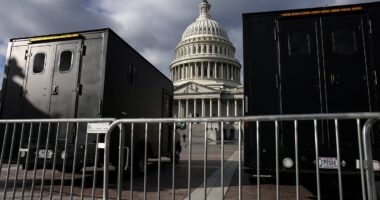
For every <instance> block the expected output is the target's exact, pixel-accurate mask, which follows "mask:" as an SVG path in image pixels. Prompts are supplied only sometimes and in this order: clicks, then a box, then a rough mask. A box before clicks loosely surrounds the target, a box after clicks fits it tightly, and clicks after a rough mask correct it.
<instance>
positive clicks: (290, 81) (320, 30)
mask: <svg viewBox="0 0 380 200" xmlns="http://www.w3.org/2000/svg"><path fill="white" fill-rule="evenodd" d="M243 27H244V36H243V37H244V89H245V100H246V105H247V106H246V110H245V115H278V114H281V115H282V114H307V113H309V114H312V113H352V112H377V111H380V84H379V83H380V80H379V79H378V78H379V77H378V75H380V56H379V55H380V3H368V4H360V5H347V6H334V7H325V8H313V9H302V10H286V11H276V12H262V13H250V14H243ZM298 127H299V129H298V130H299V141H300V142H299V152H300V155H299V158H300V164H299V165H300V172H301V173H307V172H313V173H315V149H314V138H313V137H314V135H313V133H314V129H313V128H314V127H313V123H312V122H308V123H302V122H299V126H298ZM274 130H275V128H274V123H262V124H260V132H261V133H263V134H262V135H261V136H260V137H261V141H260V142H261V145H260V151H261V158H262V163H261V166H260V167H261V170H262V171H261V174H267V175H274V173H275V149H274V148H275V136H274V133H275V131H274ZM318 130H319V140H320V141H319V145H320V147H319V148H320V157H336V147H335V144H336V143H335V135H334V134H335V131H334V122H333V121H327V120H326V121H323V122H322V123H320V124H319V126H318ZM339 131H340V133H341V134H340V146H341V152H342V160H345V162H346V164H345V166H344V167H343V173H344V174H357V173H359V172H360V171H359V169H358V168H357V164H356V163H357V162H356V160H357V159H359V155H358V142H357V132H356V124H355V122H353V123H351V122H350V123H348V122H344V123H342V124H340V125H339ZM375 136H376V138H375V143H374V144H373V147H374V148H375V152H374V159H375V160H377V161H379V160H380V143H379V142H380V138H379V134H375ZM255 140H256V130H255V125H254V124H249V125H248V126H247V127H246V129H245V155H244V159H245V166H246V168H247V169H248V172H249V173H251V174H252V175H253V174H255V173H256V146H255V145H256V141H255ZM279 144H280V155H279V159H280V163H281V161H282V160H283V159H284V158H291V159H293V160H294V125H293V123H290V122H289V123H285V122H284V123H280V141H279ZM280 167H281V169H280V170H281V172H293V171H294V167H293V168H291V169H286V168H285V167H284V166H280ZM328 172H332V170H323V169H321V173H328ZM335 173H336V171H335Z"/></svg>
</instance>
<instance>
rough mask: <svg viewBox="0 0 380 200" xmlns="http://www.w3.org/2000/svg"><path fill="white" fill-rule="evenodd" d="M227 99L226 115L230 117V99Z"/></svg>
mask: <svg viewBox="0 0 380 200" xmlns="http://www.w3.org/2000/svg"><path fill="white" fill-rule="evenodd" d="M226 100H227V111H226V116H227V117H229V116H230V101H229V100H228V99H226Z"/></svg>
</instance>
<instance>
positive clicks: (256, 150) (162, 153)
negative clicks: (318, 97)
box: [0, 113, 380, 200]
mask: <svg viewBox="0 0 380 200" xmlns="http://www.w3.org/2000/svg"><path fill="white" fill-rule="evenodd" d="M379 119H380V113H350V114H310V115H276V116H254V117H223V118H176V119H173V118H167V119H121V120H117V121H116V120H114V119H42V120H38V119H35V120H0V135H1V137H0V145H1V147H0V150H1V154H0V190H2V192H1V191H0V198H1V199H15V198H20V199H33V198H36V199H67V198H69V199H74V198H75V199H77V198H78V199H79V198H80V199H87V198H90V199H97V198H103V199H114V198H116V199H134V198H143V199H148V198H152V196H153V197H154V198H157V199H168V198H171V199H183V198H186V199H207V198H211V196H212V197H214V198H215V197H216V198H218V199H224V198H226V194H227V191H226V189H225V187H228V184H229V182H228V181H226V177H230V178H231V177H232V176H231V169H232V172H233V173H234V172H235V170H236V176H235V178H236V179H237V180H236V182H237V193H236V195H235V196H234V198H236V197H238V199H243V198H244V195H245V194H246V192H247V191H244V188H243V187H242V182H243V181H242V179H243V177H246V176H247V175H245V174H243V170H246V171H247V172H250V173H251V174H252V175H254V176H252V177H250V178H251V179H252V180H254V181H253V182H254V184H256V185H253V186H250V187H249V188H250V190H252V187H255V188H256V191H255V196H256V197H257V199H265V195H266V194H265V193H264V192H263V190H262V189H263V187H265V186H264V183H263V179H264V177H265V176H263V175H267V174H268V173H269V174H271V175H272V177H273V178H274V180H273V185H275V198H276V199H282V194H283V193H281V182H280V181H281V180H283V179H285V177H288V176H289V175H290V179H291V180H294V182H295V183H294V187H293V188H294V192H295V196H294V199H301V198H302V195H301V192H300V190H301V189H300V188H301V186H302V184H303V182H302V174H303V173H309V174H311V175H312V176H315V181H314V185H313V187H315V188H316V191H315V193H314V195H315V197H316V198H317V199H322V198H323V193H324V192H323V190H321V188H322V186H323V184H322V181H323V180H324V179H326V178H325V177H324V175H325V174H326V172H327V174H329V175H330V176H332V177H336V179H337V180H338V181H337V188H336V190H337V199H344V198H345V197H346V196H345V195H346V193H347V192H349V189H347V187H346V186H345V184H346V182H347V180H346V179H345V178H344V176H346V175H356V176H358V177H359V179H360V184H359V188H361V190H360V198H361V199H365V200H367V199H368V200H373V199H376V194H377V193H376V187H375V182H376V178H378V177H379V172H376V173H375V172H374V168H373V160H374V157H375V159H378V160H379V154H373V152H374V151H375V152H377V153H378V152H379V146H376V145H378V144H379V141H375V138H376V139H378V138H379V137H378V134H379V133H378V127H377V126H376V122H377V121H379ZM104 123H106V124H105V125H104ZM181 123H185V124H187V128H186V129H185V130H183V131H186V133H187V135H188V140H187V142H186V143H184V142H180V141H178V140H179V139H180V137H179V135H178V130H177V125H178V124H181ZM97 124H100V126H97ZM102 124H103V125H102ZM109 124H110V125H109ZM305 124H306V125H305ZM108 125H109V126H108ZM211 125H215V126H216V127H218V128H217V129H218V130H219V132H214V133H216V134H217V135H219V136H218V137H217V138H219V139H217V141H216V145H217V147H218V148H215V147H214V146H216V145H215V144H210V142H209V136H210V135H209V134H210V131H211V129H212V130H214V128H210V127H214V126H211ZM231 125H234V127H235V128H237V130H238V133H237V138H236V140H237V141H235V145H236V148H235V149H234V150H236V154H234V155H237V156H236V157H237V159H236V162H237V163H235V164H236V165H232V164H231V162H230V161H229V159H228V158H226V156H229V155H227V154H225V151H226V148H227V149H228V148H230V146H231V144H228V143H227V141H226V140H225V137H224V135H225V130H224V128H225V127H226V126H231ZM91 127H92V128H91ZM268 127H270V128H269V129H268ZM305 127H307V128H306V129H305ZM211 132H212V131H211ZM326 132H328V133H329V135H328V137H327V138H326ZM353 133H354V134H353ZM268 135H272V136H273V137H272V138H271V139H270V142H269V143H270V145H272V147H273V149H272V150H273V151H272V156H270V155H269V153H268V152H264V147H265V145H268V141H266V140H267V138H268ZM289 136H291V140H286V142H287V143H288V144H284V141H285V140H284V138H285V137H289ZM305 136H308V137H307V138H309V139H307V140H308V141H309V142H311V143H310V146H309V149H311V150H312V151H310V152H309V154H308V156H310V155H311V158H312V159H311V160H309V161H310V162H311V163H313V162H314V164H312V165H305V162H304V158H305V155H306V154H305V151H306V150H305V145H304V143H306V141H305V140H304V139H305ZM352 136H354V137H352ZM324 137H325V138H324ZM347 138H349V141H351V144H352V145H351V146H349V148H347V146H345V145H347V144H348V143H347ZM167 141H170V142H169V143H168V142H167ZM243 141H244V142H243ZM326 141H328V142H326ZM180 143H182V144H186V145H187V151H186V152H182V153H181V155H182V156H184V155H186V157H185V158H183V159H182V160H181V162H180V165H179V166H177V165H176V163H177V161H178V159H179V158H178V157H177V156H179V151H180V150H181V147H180V146H178V144H180ZM290 144H291V145H290ZM243 145H244V148H243ZM286 145H288V146H286ZM326 145H327V146H326ZM265 148H266V147H265ZM183 149H185V148H183ZM243 149H244V150H243ZM102 151H104V152H102ZM194 151H197V152H198V153H199V152H201V153H202V154H201V155H195V154H194ZM212 151H214V153H215V152H217V154H219V155H218V156H217V159H216V160H215V159H214V160H212V159H211V158H210V157H211V153H212ZM266 151H269V150H266ZM326 152H327V154H328V156H330V157H334V159H335V161H336V166H334V169H333V170H326V169H324V168H322V167H321V166H320V160H321V159H323V157H324V156H326ZM243 153H244V155H243ZM285 153H286V157H288V158H291V159H293V160H292V161H294V163H293V164H294V165H293V166H292V167H290V168H285V167H284V166H283V165H284V163H282V165H281V160H282V161H283V159H284V157H285V155H284V154H285ZM310 153H311V154H310ZM347 154H348V155H351V157H349V158H347ZM196 156H197V157H198V158H199V159H198V160H195V159H194V157H196ZM164 157H169V158H170V160H171V162H172V163H171V164H170V165H169V166H170V167H169V168H168V165H167V164H165V163H164ZM231 157H232V156H231ZM243 157H244V159H243ZM349 159H357V160H358V161H357V163H358V167H357V168H355V169H349V168H348V166H350V165H352V163H350V162H349ZM166 160H167V159H166ZM243 160H244V163H243ZM152 162H155V163H156V165H154V167H155V166H156V167H157V168H156V169H155V168H154V167H148V165H149V164H150V163H152ZM200 162H201V163H202V164H201V165H199V164H200ZM268 163H269V165H268ZM196 164H197V166H198V167H200V168H203V169H202V170H198V171H194V166H195V165H196ZM243 164H244V165H245V166H243ZM211 165H212V166H211ZM215 165H218V166H219V167H217V169H215V168H213V167H215ZM184 166H185V167H186V169H185V170H184V168H183V167H184ZM234 166H236V169H235V168H234ZM268 166H271V170H269V171H268ZM181 167H182V168H181ZM330 167H331V166H330ZM168 172H169V173H170V175H168ZM216 172H217V173H216ZM163 173H166V174H165V177H164V178H163ZM212 173H214V174H215V173H216V174H219V176H216V177H217V178H216V179H210V178H212V177H213V174H212ZM136 174H142V175H143V177H141V178H139V177H137V178H135V177H136ZM112 175H115V177H114V178H111V179H110V176H112ZM199 175H203V176H201V178H198V179H199V180H196V179H197V176H199ZM169 176H171V177H169ZM214 178H215V177H214ZM288 178H289V177H288ZM155 179H156V180H155ZM169 179H171V180H169ZM163 180H165V182H163ZM184 180H186V181H184ZM128 181H129V184H128V185H126V184H125V183H127V182H128ZM139 181H141V182H139ZM212 181H214V182H215V183H214V185H211V184H212V183H211V182H212ZM152 182H155V184H154V186H152V184H151V183H152ZM168 182H170V183H168ZM216 182H218V183H219V184H216ZM138 184H141V186H139V187H137V185H138ZM168 184H169V185H170V186H169V188H165V189H163V188H164V187H165V186H164V185H168ZM180 184H184V185H186V186H184V187H179V185H180ZM194 185H195V186H194ZM198 185H199V187H198V188H196V187H197V186H198ZM210 187H217V188H218V189H216V190H214V193H213V191H212V189H211V188H210ZM356 189H357V190H358V188H356ZM137 190H138V191H137ZM184 190H186V192H184ZM292 190H293V189H292ZM164 191H165V194H164V193H163V192H164ZM243 191H244V192H243ZM248 192H249V191H248ZM152 193H154V194H155V195H152ZM215 195H216V196H215ZM360 198H359V199H360Z"/></svg>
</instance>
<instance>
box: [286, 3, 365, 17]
mask: <svg viewBox="0 0 380 200" xmlns="http://www.w3.org/2000/svg"><path fill="white" fill-rule="evenodd" d="M359 10H363V7H362V6H356V7H350V8H334V9H323V10H312V11H303V12H288V13H282V14H281V16H282V17H291V16H303V15H318V14H329V13H338V12H349V11H359Z"/></svg>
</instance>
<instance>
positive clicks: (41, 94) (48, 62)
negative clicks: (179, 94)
mask: <svg viewBox="0 0 380 200" xmlns="http://www.w3.org/2000/svg"><path fill="white" fill-rule="evenodd" d="M2 91H3V92H2V98H1V99H2V102H1V108H2V109H1V116H2V118H3V119H31V118H34V119H40V118H148V117H149V118H162V117H171V116H172V106H171V105H172V99H173V84H172V82H171V81H170V80H169V79H168V78H167V77H166V76H164V75H163V74H162V73H161V72H160V71H159V70H157V69H156V68H155V67H154V66H153V65H152V64H150V63H149V62H148V61H147V60H146V59H145V58H143V57H142V56H141V55H140V54H139V53H138V52H137V51H136V50H134V49H133V48H132V47H131V46H130V45H128V44H127V43H126V42H125V41H124V40H123V39H121V38H120V37H119V36H118V35H117V34H116V33H114V32H113V31H112V30H111V29H101V30H91V31H82V32H75V33H63V34H55V35H44V36H36V37H26V38H14V39H11V40H10V42H9V44H8V53H7V57H6V65H5V69H4V80H3V86H2ZM62 129H64V128H62ZM70 129H71V132H70V133H72V134H71V135H69V136H68V138H69V144H68V149H69V150H70V149H74V148H72V146H73V145H74V143H73V142H74V141H73V137H74V134H75V130H76V128H75V126H71V127H70ZM79 130H80V131H81V132H85V131H86V127H80V128H79ZM129 130H130V129H129ZM155 130H157V128H152V129H150V131H152V132H154V131H155ZM162 130H163V136H162V139H163V147H162V150H161V152H162V154H163V155H166V156H168V155H170V153H171V151H172V150H171V148H170V147H171V145H170V144H172V143H171V142H170V141H169V140H170V139H171V138H172V136H171V132H172V128H170V127H169V126H165V127H163V129H162ZM135 131H136V134H135V140H134V141H135V146H137V147H138V146H141V145H140V144H141V143H142V141H144V134H143V131H144V129H143V127H136V128H135ZM64 132H65V130H62V136H59V137H60V138H59V139H60V141H61V142H62V143H64V139H65V137H64V136H65V135H64ZM60 134H61V133H60ZM127 135H128V134H127ZM78 136H79V139H78V143H79V145H80V144H81V143H83V142H84V139H85V134H78ZM33 137H34V136H33ZM26 138H27V137H26ZM111 138H112V140H113V141H114V142H118V141H117V140H118V137H116V136H115V137H111ZM126 138H127V139H128V138H129V137H126ZM177 138H179V137H177ZM32 141H33V138H32ZM92 141H93V142H94V139H93V140H92ZM26 143H27V141H26ZM1 144H2V142H1ZM116 144H118V143H116ZM125 144H126V145H127V144H130V142H127V141H126V142H125ZM178 144H179V143H178ZM148 145H149V148H148V149H149V150H151V151H150V152H149V154H148V155H149V156H151V157H157V156H158V155H157V151H155V150H153V149H158V148H157V145H158V134H150V135H149V142H148ZM62 146H63V145H59V147H62ZM89 146H91V145H89ZM111 146H117V145H111ZM20 148H22V147H20ZM93 150H94V148H93V149H92V150H89V151H90V152H88V154H92V153H94V152H91V151H93ZM115 150H117V149H115ZM140 150H141V149H140ZM61 151H62V149H59V150H58V153H59V155H61V153H62V152H61ZM177 151H180V146H178V149H177ZM135 152H139V151H138V150H135ZM66 155H67V154H66ZM69 155H70V154H69ZM111 155H113V154H112V153H111ZM79 157H81V156H79ZM136 157H138V156H135V158H136ZM140 159H141V158H140ZM115 160H117V158H112V157H111V162H116V161H115ZM135 163H136V162H135Z"/></svg>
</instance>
